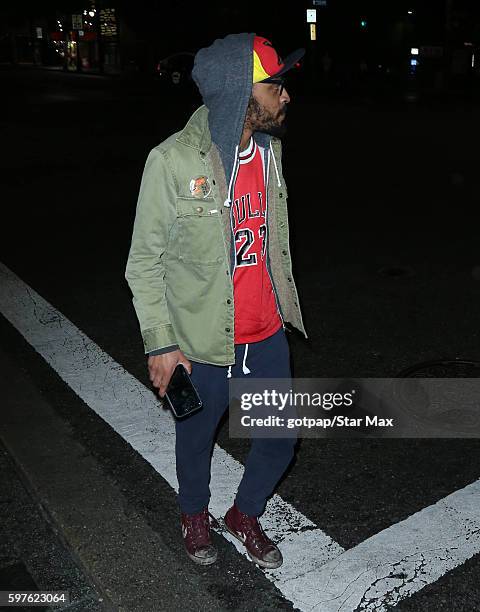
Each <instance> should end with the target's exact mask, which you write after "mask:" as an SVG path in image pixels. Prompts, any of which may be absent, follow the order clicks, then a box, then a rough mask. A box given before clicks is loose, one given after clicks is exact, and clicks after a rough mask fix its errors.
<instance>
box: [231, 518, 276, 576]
mask: <svg viewBox="0 0 480 612" xmlns="http://www.w3.org/2000/svg"><path fill="white" fill-rule="evenodd" d="M223 523H224V525H225V527H226V529H227V531H228V533H230V534H231V535H232V536H233V537H234V538H236V539H237V540H238V541H239V542H241V543H242V544H243V545H244V546H245V542H244V541H243V540H242V538H239V537H238V535H237V534H236V533H235V532H234V531H232V530H231V529H230V527H229V526H228V525H227V523H226V522H225V521H223ZM245 550H246V551H247V555H248V556H249V557H250V560H251V561H253V562H254V563H256V564H257V565H259V566H260V567H264V568H265V569H277V567H280V566H281V565H282V563H283V559H282V558H281V559H280V561H262V560H261V559H257V557H255V556H254V555H252V553H251V552H250V551H249V550H248V548H247V547H246V546H245Z"/></svg>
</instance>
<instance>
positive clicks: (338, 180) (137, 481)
mask: <svg viewBox="0 0 480 612" xmlns="http://www.w3.org/2000/svg"><path fill="white" fill-rule="evenodd" d="M1 76H2V80H3V82H4V84H5V87H4V92H5V94H4V97H3V100H2V106H3V112H2V114H1V117H0V123H1V127H2V135H3V138H2V141H3V142H2V144H3V146H2V153H3V161H2V165H1V168H0V172H1V174H2V196H3V197H2V202H3V206H2V223H1V229H2V231H1V237H2V238H1V245H0V261H1V262H2V263H3V264H5V265H6V266H8V268H9V269H10V270H12V271H13V272H14V273H15V274H16V275H18V277H19V278H20V279H22V281H23V282H25V283H27V284H28V285H30V287H32V288H33V289H35V291H36V292H37V293H38V294H40V295H41V296H42V297H43V298H44V299H46V300H47V301H48V302H49V303H50V304H52V305H53V306H54V308H55V309H57V310H58V311H60V312H61V313H63V315H64V316H65V317H67V318H68V319H69V320H70V321H71V322H73V323H74V324H75V325H76V326H77V327H78V328H79V329H81V330H82V331H83V332H84V333H85V334H86V335H87V336H88V337H89V338H91V339H92V340H93V341H94V342H95V343H96V345H98V346H99V347H101V348H102V349H103V351H105V352H106V353H108V355H110V356H111V357H112V358H113V359H114V360H115V361H116V362H118V363H119V364H121V365H122V366H123V367H124V368H125V370H126V371H127V372H129V373H130V374H132V375H133V376H134V377H135V378H136V379H138V380H139V381H140V382H142V383H143V384H145V385H146V386H147V387H149V381H148V376H147V371H146V362H145V357H144V355H143V350H142V345H141V339H140V335H139V332H138V327H137V321H136V319H135V314H134V311H133V307H132V305H131V297H130V293H129V291H128V287H127V286H126V282H125V281H124V277H123V275H124V268H125V262H126V257H127V254H128V249H129V246H130V237H131V229H132V222H133V218H134V213H135V204H136V197H137V193H138V187H139V181H140V176H141V172H142V168H143V164H144V162H145V159H146V156H147V154H148V151H149V150H150V149H151V148H152V147H153V146H155V145H156V144H158V143H159V142H160V141H161V140H163V139H164V138H165V137H167V136H168V135H169V134H171V133H172V132H173V131H175V130H177V129H180V128H181V127H182V125H183V124H184V123H185V122H186V120H187V118H188V116H189V113H190V111H191V110H193V109H194V108H195V107H196V104H197V101H196V100H195V99H191V98H189V97H187V96H183V97H182V96H180V97H178V96H175V95H173V94H172V92H171V91H162V90H161V89H160V88H159V87H158V85H157V84H156V83H153V82H151V83H149V82H143V81H139V80H129V81H124V80H120V79H112V78H110V79H103V78H99V77H93V76H78V75H65V74H61V73H56V72H48V71H40V70H39V71H35V70H33V69H29V68H23V69H18V70H11V69H7V68H3V69H2V72H1ZM291 97H292V103H291V108H290V111H289V133H288V136H287V139H286V143H285V152H284V166H285V173H286V178H287V180H288V188H289V207H290V218H291V226H292V231H291V242H292V248H293V253H294V264H295V270H294V271H295V273H296V278H297V279H298V285H299V292H300V297H301V303H302V307H303V310H304V313H305V320H306V325H307V328H308V331H309V340H308V341H306V340H303V339H302V338H301V337H300V336H298V335H296V334H291V336H290V343H291V350H292V360H293V368H294V373H295V375H296V376H297V377H343V376H351V377H389V376H395V374H397V373H398V372H400V371H402V370H403V369H404V368H407V367H410V366H412V365H414V364H416V363H421V362H424V361H428V360H437V359H452V360H454V359H459V358H461V359H469V360H479V361H480V355H479V352H480V351H479V348H478V330H479V329H480V309H479V308H478V298H479V297H480V274H479V272H478V270H479V268H478V267H479V266H480V256H479V254H478V249H477V244H478V238H477V234H478V231H477V224H476V222H475V220H476V215H475V213H476V207H477V205H478V193H479V187H480V185H479V182H480V178H479V175H478V172H477V168H476V166H477V159H476V145H477V143H478V140H479V134H478V132H479V121H478V120H479V118H480V114H479V112H478V111H477V109H476V108H475V107H474V106H472V105H471V104H468V103H462V104H458V105H457V104H453V103H452V102H451V101H450V102H449V103H444V102H442V101H436V102H433V101H423V102H420V103H419V104H417V105H412V103H408V102H406V101H404V100H403V99H401V98H399V99H391V100H389V101H385V100H383V101H382V102H381V103H380V102H379V101H376V100H353V101H348V100H342V99H338V98H336V99H330V100H325V99H314V98H309V97H308V96H306V95H305V94H303V95H302V96H300V95H299V96H298V97H297V100H296V99H295V92H291ZM0 323H1V324H0V333H1V338H2V354H3V357H2V360H3V363H4V364H5V369H4V371H8V372H10V373H11V375H9V376H8V377H4V378H3V379H2V386H1V392H2V403H3V402H4V406H5V408H6V413H7V414H9V412H10V411H13V406H14V405H16V404H15V403H14V399H15V401H17V402H18V398H20V400H21V398H22V393H23V392H24V391H25V393H26V390H27V387H28V388H30V389H31V393H30V394H29V395H26V399H25V400H24V401H23V402H21V403H20V404H19V406H20V405H21V406H22V407H23V408H22V409H25V410H26V409H27V408H28V407H30V408H31V407H32V406H34V405H36V402H38V401H40V399H41V400H42V402H43V403H44V404H45V407H44V409H45V415H46V414H47V413H48V415H49V416H48V418H49V419H51V422H52V428H55V430H56V428H58V431H60V432H62V431H64V429H65V428H66V429H65V431H64V433H62V434H61V435H62V437H64V436H67V435H68V436H69V439H71V440H73V441H74V443H75V444H78V445H79V448H80V447H81V448H82V449H83V451H82V452H84V453H85V454H86V456H87V457H88V459H89V460H91V461H93V462H95V466H96V467H95V470H96V471H95V473H97V471H98V474H101V475H102V478H105V479H107V480H108V482H109V483H110V485H111V486H112V492H111V498H109V499H113V496H114V495H116V494H117V490H118V491H120V492H121V495H122V499H124V500H126V502H125V503H126V504H127V505H128V507H129V508H130V509H131V512H132V513H133V514H135V516H137V517H138V521H139V523H141V524H142V529H145V530H146V531H145V536H144V537H145V541H151V540H149V538H150V537H151V538H154V539H155V538H158V547H159V550H161V551H165V550H168V553H169V554H168V555H164V556H165V557H166V558H165V559H164V560H165V563H166V564H167V565H166V566H167V567H169V568H171V570H172V572H176V573H171V574H169V575H168V574H167V575H163V576H159V578H158V580H159V584H160V587H161V588H162V589H164V593H168V594H169V595H168V596H169V597H171V598H172V599H171V600H170V603H171V602H175V604H174V605H175V606H178V608H179V609H180V607H181V608H182V609H207V608H209V609H219V610H223V609H229V610H249V609H257V608H258V609H262V610H270V609H271V610H273V609H278V608H284V609H291V608H292V604H291V603H290V602H289V601H288V600H287V599H285V598H284V597H283V595H282V593H281V592H280V590H279V589H278V588H277V587H276V586H275V585H274V584H273V583H271V582H270V581H269V580H267V579H266V578H265V577H264V575H263V574H262V572H260V571H259V570H258V569H256V568H255V567H253V566H252V565H251V564H250V563H248V561H246V560H245V559H244V558H243V557H240V556H239V555H238V553H237V552H236V551H235V550H234V549H233V547H232V546H231V545H230V544H228V543H227V542H225V541H223V540H222V539H221V538H218V540H219V546H220V547H221V552H222V555H223V556H224V559H225V563H222V564H221V565H219V566H218V567H215V568H214V569H213V570H205V569H199V568H197V567H192V566H191V564H190V563H189V562H188V560H187V559H186V558H184V553H183V551H182V550H181V541H180V538H179V536H178V533H177V532H178V517H177V514H176V506H175V496H174V493H173V491H172V489H171V488H170V487H169V486H168V485H167V484H166V483H165V481H164V480H163V479H162V478H161V477H160V476H159V475H158V474H157V473H156V472H155V471H154V470H153V469H152V468H151V467H150V466H149V465H147V464H146V463H145V461H144V460H143V459H142V457H141V456H140V455H138V454H137V453H136V452H135V451H134V450H132V448H131V447H130V446H129V445H128V444H126V443H125V442H124V441H123V440H122V439H121V437H120V436H119V435H117V434H116V433H115V432H113V431H112V429H111V428H110V427H109V426H108V424H106V423H105V422H104V421H103V420H102V419H100V418H99V417H98V416H96V415H95V414H93V413H92V412H91V411H90V409H89V407H88V405H86V404H85V403H84V402H82V401H81V400H80V399H79V397H78V396H77V395H76V394H75V393H74V392H73V391H72V390H71V389H70V388H69V386H68V385H66V384H65V383H64V381H63V380H62V379H61V378H59V377H58V376H57V374H56V373H55V372H54V371H53V370H52V369H51V368H50V367H49V366H48V365H47V364H46V363H45V361H44V360H43V359H42V357H41V356H40V355H39V354H38V352H37V351H35V350H34V349H33V348H32V347H31V346H30V345H29V344H28V342H26V341H25V339H24V338H22V336H21V335H20V334H19V333H18V331H17V330H16V329H15V327H14V326H12V325H11V324H10V323H8V322H7V320H6V319H5V318H3V317H1V318H0ZM15 372H17V373H18V380H16V381H15V384H14V382H13V381H14V379H15V377H14V373H15ZM451 375H452V376H455V372H453V373H452V374H451ZM22 381H23V382H22ZM27 382H28V385H27ZM18 410H20V408H18ZM45 418H46V417H45ZM9 422H10V423H13V421H11V420H10V421H9ZM62 428H63V429H62ZM25 435H26V436H27V439H28V436H29V435H30V434H29V432H28V428H27V430H26V434H25ZM9 439H10V444H13V442H12V440H20V439H21V438H20V437H13V436H12V437H10V438H9ZM219 444H220V445H221V446H222V447H223V448H224V449H225V450H226V451H227V452H228V453H229V454H230V455H231V456H232V457H234V458H236V459H238V460H239V461H243V459H244V458H245V455H246V452H247V450H248V445H247V444H246V443H245V441H243V440H230V439H229V436H228V426H227V425H226V424H224V426H223V427H222V429H221V431H220V433H219ZM7 448H8V452H9V453H10V454H11V455H12V456H13V457H14V458H15V448H14V446H8V444H7ZM22 452H23V451H22ZM24 452H25V453H27V450H25V449H24ZM65 452H67V451H65ZM79 453H80V451H79ZM81 454H82V453H80V455H81ZM479 457H480V444H479V443H478V441H477V440H449V439H438V440H434V439H433V440H422V439H413V440H388V439H363V440H362V439H343V440H342V439H330V440H314V439H312V440H303V441H302V442H301V444H300V446H299V449H298V453H297V457H296V460H295V462H294V464H293V465H292V466H291V468H290V470H289V472H288V474H287V475H286V477H285V478H284V479H283V481H282V483H281V485H280V487H279V489H278V493H279V494H280V495H281V496H282V498H283V499H284V500H285V501H287V502H288V503H290V504H292V505H293V506H294V507H295V508H297V509H298V510H299V511H300V512H302V513H303V514H304V515H305V516H307V517H308V518H309V519H310V520H311V521H313V522H314V523H315V524H316V525H318V526H319V527H321V529H322V530H323V531H324V532H325V533H326V534H328V536H330V537H331V538H332V539H333V540H334V541H335V542H337V543H338V544H339V545H340V546H341V547H343V548H344V549H346V550H349V549H353V548H354V547H356V546H358V545H359V544H361V543H362V542H363V541H365V540H366V539H368V538H371V537H372V536H374V535H375V534H377V533H379V532H381V531H382V530H385V529H387V528H388V527H390V526H393V525H396V524H398V523H400V522H401V521H403V520H404V519H407V518H408V517H411V516H412V515H413V514H415V513H416V512H419V511H421V510H422V509H424V508H426V507H427V506H430V505H432V504H435V503H436V502H438V501H439V500H441V499H443V498H444V497H445V496H447V495H449V494H450V493H453V492H454V491H457V490H459V489H462V488H463V487H465V486H467V485H469V484H471V483H474V482H475V481H476V480H477V479H478V477H479V468H478V464H479V462H478V459H479ZM30 459H31V457H30ZM16 461H17V463H16V465H17V469H18V470H19V473H21V474H22V476H21V477H22V478H27V479H28V474H25V473H23V472H22V469H23V470H27V466H28V465H29V461H28V457H27V454H25V456H24V458H23V459H22V461H21V462H20V463H18V457H16ZM8 465H12V464H8ZM22 466H23V467H22ZM66 468H68V462H66ZM79 469H80V468H79ZM92 469H93V468H92ZM67 473H68V472H67ZM40 476H41V474H38V478H37V480H36V481H35V482H36V483H37V485H36V486H34V487H33V488H32V489H31V490H30V494H31V495H32V499H33V500H34V503H36V504H40V505H41V503H42V487H41V486H40V484H41V483H42V482H44V481H43V480H42V479H41V477H40ZM72 478H73V475H72ZM96 486H98V487H99V486H100V485H99V484H98V483H97V484H96ZM92 490H93V491H94V492H95V490H96V489H92ZM97 490H100V489H97ZM94 494H96V493H94ZM98 495H100V493H98ZM48 499H49V500H50V501H49V502H48V503H51V504H53V502H52V499H54V497H52V496H51V497H49V498H48ZM46 503H47V502H46ZM47 505H48V504H47ZM64 517H68V514H66V515H64ZM39 520H40V519H39ZM48 520H53V519H51V517H50V518H49V519H48ZM62 524H63V525H64V527H65V529H66V530H67V534H68V533H71V532H69V531H68V529H69V527H68V518H65V522H64V523H62ZM17 528H18V529H21V530H24V529H26V527H25V526H18V525H17ZM139 529H140V528H139ZM148 529H149V530H150V531H148ZM150 532H151V533H150ZM72 533H73V532H72ZM142 533H143V532H142ZM59 537H60V536H59ZM62 537H64V536H62ZM62 537H60V539H61V540H62ZM72 537H73V536H72ZM72 541H73V540H72V539H70V540H69V539H68V537H67V540H66V541H64V540H62V543H61V545H62V546H63V548H65V550H69V551H70V553H69V554H72V555H73V558H74V559H75V560H76V561H75V563H77V565H78V566H79V567H80V568H81V567H82V563H85V558H84V557H82V555H81V554H80V556H78V555H79V553H78V551H75V546H74V545H73V544H72ZM16 554H18V555H19V560H20V557H21V556H22V555H21V551H20V552H19V551H17V553H16ZM106 554H107V556H108V550H107V552H106ZM9 555H10V556H11V553H10V552H9ZM22 562H23V561H22ZM45 563H47V561H45ZM139 563H140V561H139ZM92 567H95V568H97V569H98V572H99V576H101V577H102V579H101V580H99V578H98V576H97V577H96V576H95V575H94V573H93V574H92V569H91V568H92ZM113 569H114V568H113V567H110V571H111V572H112V573H113ZM84 571H85V572H86V575H85V583H89V584H92V585H93V587H92V588H97V590H98V592H99V593H100V595H99V597H102V596H105V598H106V600H108V599H109V598H110V599H111V601H112V602H113V603H112V605H113V606H114V607H115V605H119V604H118V601H117V600H116V598H115V594H114V593H112V592H110V593H105V592H104V591H102V588H103V587H102V584H104V582H102V580H103V579H104V578H105V576H106V575H107V573H108V567H103V566H102V567H99V566H98V565H92V566H90V567H89V568H87V569H85V568H84ZM89 572H90V573H89ZM31 573H33V574H35V571H34V568H31ZM33 574H32V575H33ZM122 575H123V574H122ZM180 576H181V578H180ZM185 576H187V577H188V579H186V580H185ZM172 577H173V578H172ZM177 577H178V579H177ZM34 578H35V576H34ZM36 579H37V584H46V583H45V580H44V581H43V583H42V581H41V580H40V578H38V577H37V578H36ZM105 580H106V578H105ZM162 581H164V582H165V584H163V583H162ZM179 581H180V582H181V584H184V583H185V588H184V589H183V590H182V588H177V587H178V583H179ZM167 582H168V585H167ZM47 583H48V579H47ZM479 584H480V564H479V561H478V556H474V557H473V558H471V559H470V560H468V561H467V562H466V563H463V564H461V565H458V567H456V568H455V569H453V570H452V571H449V572H447V573H446V574H445V575H443V576H442V577H440V578H439V579H437V580H435V581H433V582H432V583H431V584H428V585H427V586H425V587H424V588H423V589H422V590H420V591H419V592H417V593H416V594H414V595H412V596H411V597H409V598H407V599H405V600H404V601H402V602H401V603H399V604H398V605H397V606H396V609H399V610H412V611H413V610H415V611H416V610H422V611H424V610H428V611H430V610H432V611H433V610H435V611H442V612H443V611H445V612H447V611H448V612H450V611H457V610H458V611H465V612H467V611H471V610H480V588H479ZM118 589H119V591H120V590H122V592H127V591H128V584H125V583H124V584H123V585H122V587H120V586H119V587H118ZM80 591H81V589H80V590H79V592H80ZM81 592H82V593H85V591H81ZM82 596H84V595H82ZM173 598H175V599H173ZM145 601H146V602H147V600H145ZM188 602H190V603H188ZM193 602H196V604H194V603H193ZM254 602H256V603H254ZM167 603H168V602H167V601H166V600H164V601H163V602H157V603H156V604H153V603H152V602H151V601H150V602H149V603H148V602H147V603H144V604H142V605H143V607H142V605H140V604H139V607H136V608H135V607H134V606H133V604H131V603H129V604H125V605H126V607H125V608H123V609H139V610H142V609H144V610H150V609H152V610H155V609H166V608H167V607H168V606H167ZM189 606H191V607H189ZM170 607H171V606H170ZM80 609H81V608H80ZM320 609H321V608H320ZM344 609H345V610H347V608H344ZM358 609H370V608H358ZM371 609H376V608H371Z"/></svg>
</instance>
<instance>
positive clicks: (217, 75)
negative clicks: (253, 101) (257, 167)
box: [192, 33, 271, 184]
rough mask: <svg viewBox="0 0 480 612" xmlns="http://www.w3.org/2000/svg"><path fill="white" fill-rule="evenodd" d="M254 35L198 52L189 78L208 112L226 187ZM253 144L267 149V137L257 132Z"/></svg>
mask: <svg viewBox="0 0 480 612" xmlns="http://www.w3.org/2000/svg"><path fill="white" fill-rule="evenodd" d="M254 37H255V34H253V33H242V34H229V35H228V36H226V37H225V38H220V39H217V40H215V41H214V42H213V43H212V44H211V45H210V46H209V47H206V48H204V49H200V51H199V52H198V53H197V54H196V56H195V61H194V66H193V70H192V77H193V79H194V81H195V83H196V84H197V87H198V89H199V90H200V94H201V95H202V98H203V102H204V104H205V106H206V107H207V108H208V125H209V128H210V133H211V136H212V141H213V142H214V143H215V144H216V145H217V147H218V149H219V152H220V156H221V158H222V162H223V166H224V169H225V175H226V179H227V184H228V183H229V181H230V179H231V174H232V170H233V164H234V161H235V148H236V147H237V146H238V145H239V144H240V140H241V137H242V133H243V125H244V123H245V116H246V113H247V107H248V101H249V99H250V95H251V93H252V85H253V42H254ZM254 138H255V140H256V141H257V143H258V144H259V145H260V146H263V147H267V146H268V145H269V143H270V138H271V137H270V136H269V135H268V134H263V133H261V132H256V133H255V135H254Z"/></svg>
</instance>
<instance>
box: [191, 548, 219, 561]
mask: <svg viewBox="0 0 480 612" xmlns="http://www.w3.org/2000/svg"><path fill="white" fill-rule="evenodd" d="M185 552H186V553H187V556H188V557H190V559H191V560H192V561H193V562H194V563H197V564H198V565H212V563H215V561H216V560H217V556H218V555H217V553H215V556H214V557H205V558H202V557H196V556H195V555H191V554H190V553H189V552H188V550H185Z"/></svg>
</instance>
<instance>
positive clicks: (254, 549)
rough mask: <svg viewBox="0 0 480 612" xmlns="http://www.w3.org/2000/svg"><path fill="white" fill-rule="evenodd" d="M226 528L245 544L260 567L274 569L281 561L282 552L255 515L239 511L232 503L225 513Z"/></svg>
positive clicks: (249, 554)
mask: <svg viewBox="0 0 480 612" xmlns="http://www.w3.org/2000/svg"><path fill="white" fill-rule="evenodd" d="M224 522H225V527H226V528H227V530H228V531H229V532H230V533H231V534H232V535H233V536H235V537H236V538H237V540H240V542H243V544H245V548H246V549H247V553H248V556H249V557H250V559H251V560H252V561H253V562H254V563H257V565H259V566H260V567H266V568H268V569H275V568H276V567H280V565H282V563H283V558H282V553H281V552H280V551H279V550H278V548H277V547H276V546H275V544H274V543H273V542H272V540H270V539H269V538H268V537H267V536H266V535H265V532H264V531H263V529H262V527H261V525H260V523H259V522H258V518H257V517H256V516H248V514H244V513H243V512H240V510H239V509H238V508H237V506H236V505H235V504H234V505H233V506H232V507H231V508H230V510H229V511H228V512H227V514H226V515H225V519H224Z"/></svg>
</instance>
